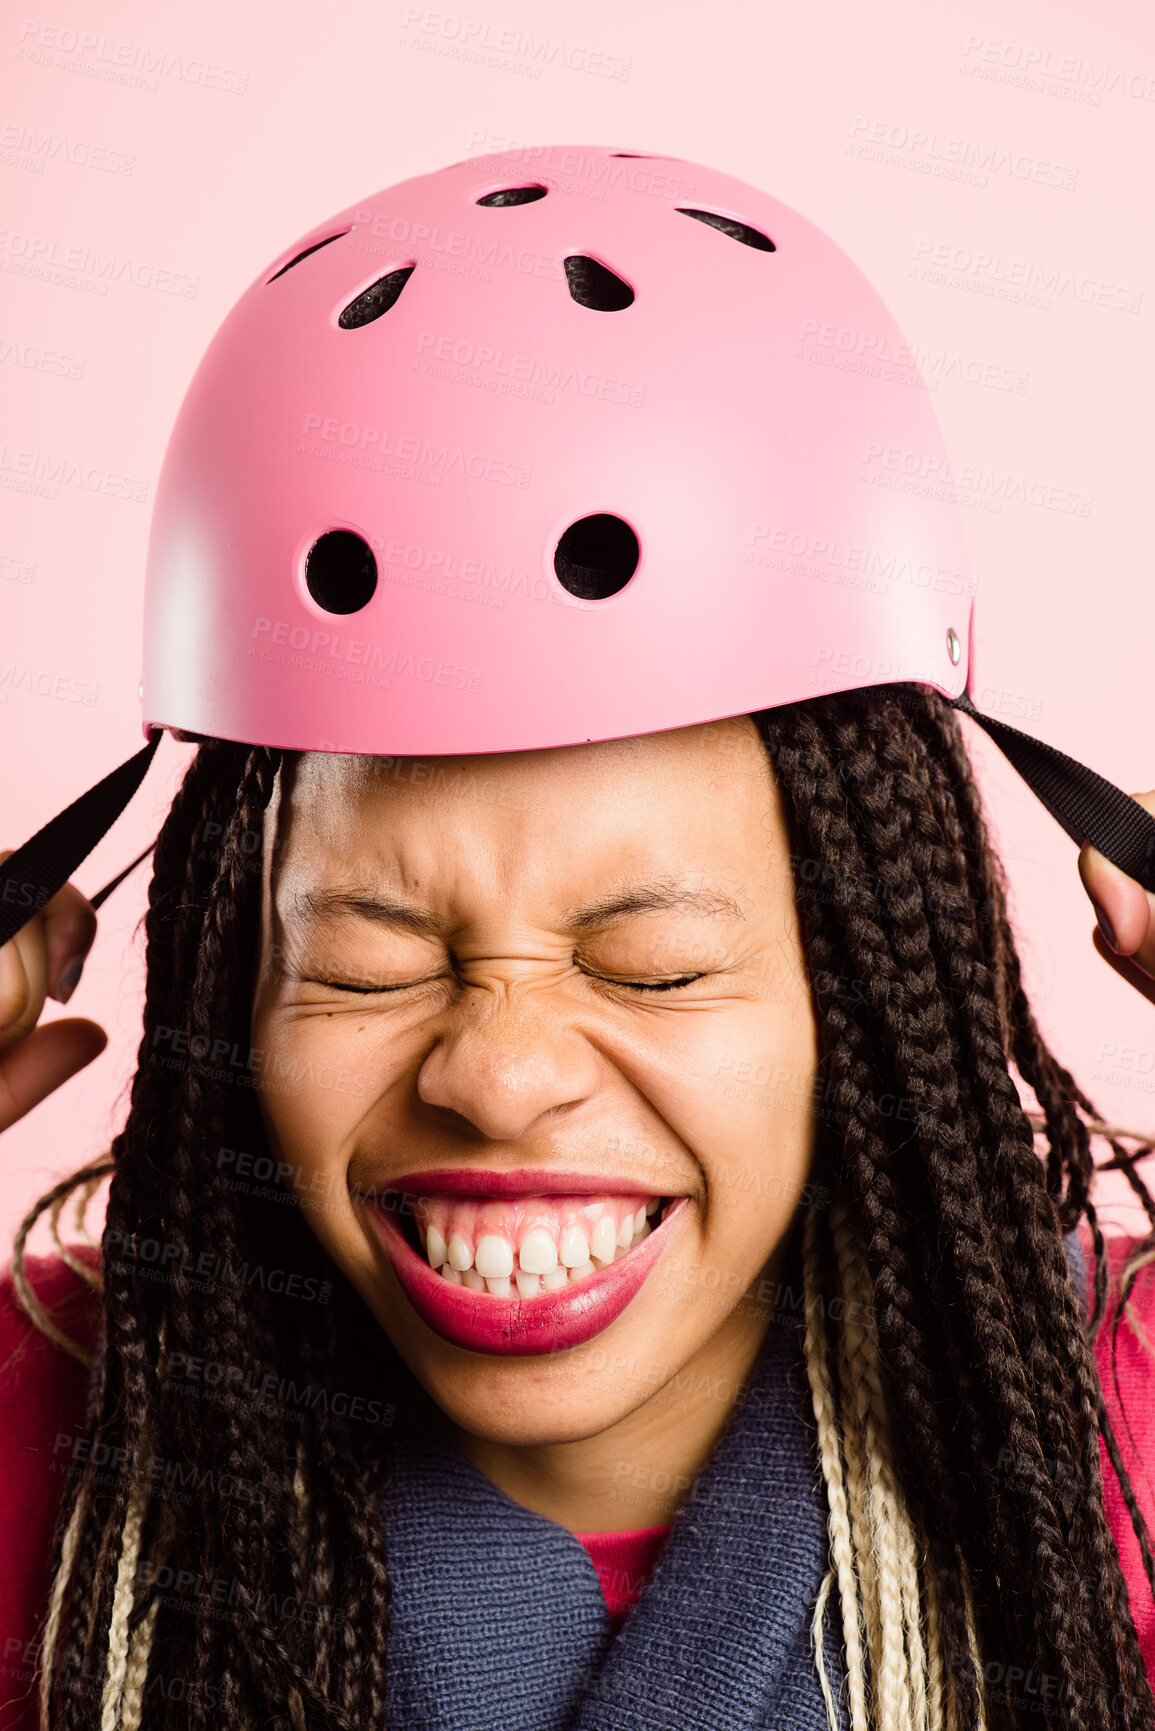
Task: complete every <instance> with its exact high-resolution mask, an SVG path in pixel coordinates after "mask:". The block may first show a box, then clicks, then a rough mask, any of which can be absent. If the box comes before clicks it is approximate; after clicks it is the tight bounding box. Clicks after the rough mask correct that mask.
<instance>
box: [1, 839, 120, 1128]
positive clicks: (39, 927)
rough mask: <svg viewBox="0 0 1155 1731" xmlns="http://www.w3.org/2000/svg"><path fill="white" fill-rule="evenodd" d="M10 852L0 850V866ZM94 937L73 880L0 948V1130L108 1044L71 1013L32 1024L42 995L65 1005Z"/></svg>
mask: <svg viewBox="0 0 1155 1731" xmlns="http://www.w3.org/2000/svg"><path fill="white" fill-rule="evenodd" d="M11 852H12V849H11V848H7V849H5V850H4V851H3V852H0V863H3V861H4V860H6V859H7V858H8V857H9V855H10V854H11ZM95 936H96V915H95V913H94V912H93V910H92V905H91V903H90V902H88V901H87V900H86V899H85V898H84V896H82V895H81V893H80V891H79V890H78V889H77V888H76V887H75V886H74V885H73V884H65V886H64V888H63V889H62V890H59V891H58V892H57V893H56V895H54V896H53V897H52V900H51V901H50V902H47V903H46V904H45V906H44V907H43V908H42V909H41V910H40V912H39V913H38V914H36V915H35V916H34V917H33V918H32V919H31V920H29V922H28V924H27V925H26V926H25V927H24V928H23V930H22V931H19V932H17V934H16V936H15V937H14V938H13V939H12V940H11V942H10V943H7V944H4V945H2V946H0V1130H6V1129H7V1128H8V1126H9V1124H14V1123H15V1122H16V1120H17V1118H22V1117H23V1116H24V1114H25V1112H30V1111H31V1110H32V1107H33V1106H35V1105H36V1104H37V1103H38V1102H39V1101H40V1100H43V1099H44V1097H45V1095H46V1094H51V1093H52V1091H53V1089H54V1088H59V1087H60V1084H61V1083H62V1082H67V1080H68V1078H69V1077H70V1076H74V1075H75V1074H76V1072H77V1071H78V1070H83V1068H84V1066H85V1064H90V1063H91V1062H92V1060H93V1058H95V1057H97V1056H98V1055H99V1054H100V1053H101V1052H103V1050H104V1048H105V1046H106V1045H107V1044H108V1035H107V1034H106V1033H105V1031H104V1029H103V1028H101V1027H99V1026H98V1025H97V1023H96V1022H86V1021H84V1020H83V1019H82V1018H80V1017H77V1016H68V1017H65V1018H62V1019H61V1020H60V1021H58V1022H48V1023H46V1024H45V1026H44V1027H43V1028H38V1027H37V1026H36V1024H37V1022H38V1021H39V1019H40V1012H41V1010H42V1009H43V1008H44V999H45V997H46V996H50V997H53V998H55V999H56V1000H57V1001H58V1002H59V1003H61V1004H65V1003H67V1002H68V999H69V997H70V996H71V995H72V992H73V990H74V988H75V986H76V982H77V980H78V979H79V978H80V970H81V968H82V967H83V966H84V958H85V957H86V956H87V954H88V952H89V950H90V949H91V948H92V940H93V938H95Z"/></svg>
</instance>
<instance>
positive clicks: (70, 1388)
mask: <svg viewBox="0 0 1155 1731" xmlns="http://www.w3.org/2000/svg"><path fill="white" fill-rule="evenodd" d="M1134 1242H1135V1240H1133V1239H1123V1238H1114V1239H1109V1240H1108V1268H1109V1272H1110V1275H1111V1281H1112V1301H1113V1300H1114V1298H1115V1296H1116V1294H1117V1291H1118V1280H1117V1276H1118V1271H1119V1269H1120V1267H1121V1266H1122V1264H1123V1262H1124V1261H1125V1260H1126V1257H1127V1254H1128V1252H1129V1250H1130V1249H1131V1247H1132V1245H1133V1244H1134ZM1088 1249H1089V1244H1088ZM78 1254H79V1255H83V1256H84V1257H85V1260H87V1261H89V1262H90V1263H91V1262H92V1261H93V1260H94V1258H93V1254H92V1253H91V1252H78ZM27 1272H28V1276H29V1280H30V1282H31V1284H32V1286H33V1287H34V1289H35V1291H36V1293H37V1294H38V1296H39V1297H40V1300H41V1302H42V1303H43V1304H44V1305H45V1306H46V1307H47V1308H49V1309H51V1310H52V1312H53V1316H54V1319H55V1321H56V1322H57V1324H58V1326H59V1327H60V1328H61V1329H62V1330H63V1332H64V1333H66V1334H68V1335H70V1336H71V1337H72V1338H73V1339H75V1340H80V1341H82V1342H83V1343H84V1344H86V1345H87V1346H89V1347H91V1346H92V1345H93V1344H94V1342H95V1339H96V1334H97V1328H98V1324H99V1307H98V1306H97V1304H96V1303H95V1302H94V1300H93V1295H92V1293H91V1291H90V1289H89V1288H88V1287H87V1286H85V1284H84V1283H83V1282H82V1281H81V1280H80V1279H79V1277H78V1276H77V1275H75V1274H74V1273H73V1272H72V1270H71V1269H70V1268H68V1267H67V1265H66V1264H65V1263H63V1262H61V1261H60V1260H59V1259H56V1258H52V1259H33V1258H29V1260H28V1264H27ZM1090 1298H1091V1293H1090V1256H1089V1255H1088V1304H1089V1303H1090ZM1131 1304H1132V1308H1133V1310H1134V1311H1135V1313H1136V1315H1137V1317H1138V1320H1139V1326H1140V1328H1141V1329H1142V1331H1143V1334H1144V1335H1145V1336H1146V1341H1147V1344H1146V1345H1144V1342H1143V1340H1142V1339H1141V1338H1140V1337H1139V1335H1138V1334H1136V1332H1135V1331H1134V1330H1133V1329H1132V1328H1131V1327H1130V1325H1129V1324H1128V1322H1127V1320H1126V1319H1124V1321H1123V1323H1122V1324H1121V1326H1120V1329H1119V1336H1118V1349H1117V1350H1118V1384H1119V1390H1120V1392H1121V1394H1122V1398H1123V1406H1124V1407H1125V1409H1126V1422H1124V1421H1123V1418H1122V1415H1121V1413H1120V1405H1119V1396H1118V1394H1116V1391H1115V1383H1114V1379H1113V1377H1112V1375H1111V1370H1110V1352H1111V1344H1110V1342H1111V1327H1110V1314H1109V1316H1108V1321H1107V1322H1106V1323H1105V1324H1104V1326H1103V1328H1102V1329H1101V1330H1100V1333H1099V1337H1098V1341H1097V1343H1096V1356H1097V1361H1098V1366H1099V1376H1100V1379H1101V1381H1102V1384H1103V1390H1104V1395H1105V1398H1106V1402H1107V1409H1108V1411H1109V1412H1110V1414H1111V1417H1112V1420H1113V1422H1114V1425H1115V1433H1116V1436H1117V1438H1118V1442H1119V1447H1120V1450H1121V1451H1122V1455H1123V1459H1124V1462H1125V1464H1126V1466H1127V1470H1128V1472H1129V1474H1130V1477H1131V1483H1132V1486H1133V1487H1134V1491H1135V1495H1136V1497H1137V1499H1138V1501H1139V1505H1140V1507H1141V1508H1142V1510H1143V1513H1144V1515H1145V1517H1146V1519H1147V1522H1148V1525H1149V1526H1150V1527H1151V1529H1152V1531H1153V1532H1155V1264H1153V1265H1152V1266H1151V1267H1149V1268H1146V1269H1144V1271H1143V1272H1142V1274H1140V1276H1139V1279H1138V1282H1137V1284H1136V1287H1135V1291H1134V1293H1133V1294H1132V1299H1131ZM1112 1308H1113V1304H1112ZM87 1386H88V1373H87V1371H86V1369H85V1368H84V1366H83V1365H81V1364H80V1363H79V1362H78V1361H77V1360H75V1359H73V1358H70V1357H68V1356H67V1355H66V1354H65V1353H64V1352H63V1351H62V1350H61V1349H60V1348H59V1347H57V1346H54V1345H53V1344H52V1343H51V1342H50V1341H48V1340H46V1339H45V1337H44V1336H43V1335H42V1334H40V1333H39V1331H37V1330H34V1329H33V1328H32V1327H31V1325H30V1324H29V1322H28V1319H27V1317H26V1316H25V1315H24V1312H23V1311H22V1310H21V1309H20V1308H19V1306H18V1305H17V1303H16V1300H15V1296H14V1293H13V1290H12V1282H11V1277H10V1276H8V1275H6V1276H4V1277H3V1278H2V1279H0V1456H2V1459H3V1475H2V1477H0V1557H2V1558H3V1569H2V1573H0V1731H36V1710H35V1701H36V1680H35V1673H36V1663H37V1655H38V1647H39V1637H40V1634H41V1633H42V1630H43V1625H44V1616H45V1610H46V1605H47V1599H48V1589H49V1562H50V1552H51V1544H52V1532H53V1525H54V1522H55V1518H56V1509H57V1505H58V1503H59V1500H60V1498H61V1496H62V1494H63V1490H64V1486H65V1482H66V1475H67V1473H68V1470H69V1468H70V1466H71V1464H72V1462H73V1460H74V1458H75V1455H74V1442H75V1439H76V1438H77V1437H78V1435H79V1433H80V1432H81V1430H82V1429H83V1422H84V1411H85V1399H86V1393H87ZM1128 1427H1129V1430H1128ZM1100 1459H1101V1461H1102V1465H1103V1478H1104V1487H1105V1501H1106V1508H1107V1518H1108V1520H1109V1522H1110V1525H1111V1531H1112V1532H1113V1534H1114V1536H1115V1542H1116V1544H1117V1545H1118V1547H1119V1555H1120V1558H1121V1560H1122V1564H1123V1572H1124V1575H1125V1576H1126V1580H1127V1585H1128V1588H1129V1592H1130V1599H1131V1614H1132V1616H1133V1617H1134V1619H1135V1626H1136V1628H1137V1629H1138V1632H1139V1642H1140V1647H1141V1649H1142V1652H1143V1658H1144V1660H1145V1662H1146V1665H1147V1670H1148V1673H1149V1675H1150V1676H1151V1678H1152V1681H1153V1684H1155V1604H1153V1603H1152V1597H1151V1592H1150V1589H1149V1587H1148V1585H1147V1578H1146V1576H1145V1574H1144V1572H1143V1564H1142V1560H1141V1558H1140V1555H1139V1546H1138V1543H1137V1541H1136V1539H1135V1535H1134V1533H1133V1531H1132V1529H1131V1520H1130V1516H1129V1515H1128V1513H1127V1510H1126V1507H1125V1505H1124V1502H1123V1498H1122V1495H1121V1493H1120V1491H1119V1487H1118V1482H1117V1480H1116V1478H1115V1475H1114V1472H1113V1471H1112V1470H1111V1467H1110V1464H1109V1462H1108V1460H1107V1456H1106V1450H1105V1449H1104V1447H1103V1445H1102V1444H1101V1443H1100ZM660 1533H661V1530H660V1529H656V1530H655V1529H650V1530H647V1531H646V1532H645V1533H644V1534H637V1535H632V1534H620V1535H615V1536H614V1537H613V1538H612V1539H611V1540H610V1541H609V1544H608V1545H606V1544H601V1545H600V1546H599V1543H598V1541H599V1540H600V1539H602V1538H604V1535H596V1534H591V1535H585V1538H584V1539H583V1542H585V1539H588V1540H590V1541H591V1542H590V1543H588V1544H587V1549H588V1550H589V1551H590V1554H591V1555H592V1556H593V1558H594V1561H595V1565H597V1566H598V1567H599V1572H603V1573H604V1570H605V1569H607V1568H609V1565H610V1564H612V1563H613V1562H614V1561H615V1559H617V1560H620V1557H625V1558H627V1560H629V1561H630V1562H631V1563H640V1562H641V1561H642V1560H643V1558H644V1562H645V1567H647V1568H648V1567H649V1566H650V1564H651V1563H652V1561H653V1559H654V1557H655V1556H656V1554H657V1551H658V1549H660V1542H658V1541H660ZM635 1539H636V1540H638V1541H641V1542H640V1543H635V1544H631V1541H633V1540H635ZM623 1545H624V1546H625V1550H624V1551H623V1550H622V1546H623ZM619 1553H620V1556H619ZM611 1572H612V1571H611ZM634 1574H635V1575H636V1574H637V1570H636V1569H635V1570H634ZM631 1585H632V1588H633V1590H632V1591H631V1593H630V1594H629V1595H627V1596H626V1597H624V1598H622V1599H621V1600H620V1602H615V1600H614V1599H613V1598H610V1595H607V1597H608V1598H610V1608H611V1610H613V1611H616V1612H617V1613H618V1614H619V1615H620V1614H621V1613H623V1612H624V1610H625V1609H626V1607H627V1606H628V1603H629V1602H631V1601H632V1599H633V1598H634V1597H636V1594H637V1590H639V1589H640V1586H641V1580H640V1579H637V1580H633V1579H632V1580H631Z"/></svg>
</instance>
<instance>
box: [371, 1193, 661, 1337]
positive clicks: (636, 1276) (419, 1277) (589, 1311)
mask: <svg viewBox="0 0 1155 1731" xmlns="http://www.w3.org/2000/svg"><path fill="white" fill-rule="evenodd" d="M543 1176H544V1175H543V1174H541V1173H540V1172H539V1173H536V1174H530V1173H526V1174H521V1173H506V1174H494V1173H484V1174H482V1173H479V1172H476V1171H475V1172H473V1173H466V1172H456V1171H454V1172H437V1173H433V1172H429V1173H422V1174H419V1175H417V1174H415V1175H414V1176H413V1177H412V1178H406V1179H403V1180H395V1181H394V1182H393V1183H392V1184H390V1186H389V1190H388V1191H387V1192H377V1193H376V1194H375V1195H374V1194H363V1195H362V1197H361V1200H362V1201H363V1202H364V1203H365V1206H366V1212H367V1213H368V1216H369V1218H370V1220H371V1222H372V1225H373V1229H374V1232H375V1235H376V1237H377V1239H378V1240H379V1242H380V1244H381V1246H382V1248H383V1250H384V1251H385V1254H386V1255H387V1256H388V1258H389V1262H390V1265H391V1266H392V1268H393V1271H394V1273H395V1274H396V1276H397V1279H398V1281H399V1282H400V1284H401V1287H402V1290H403V1291H404V1293H405V1295H406V1297H407V1298H408V1300H409V1302H410V1303H411V1304H412V1306H413V1308H414V1310H415V1311H416V1312H417V1314H418V1316H420V1317H421V1319H422V1321H423V1322H424V1323H426V1324H427V1326H428V1327H429V1328H431V1329H432V1330H433V1331H434V1333H435V1334H438V1335H440V1336H441V1338H442V1339H443V1340H447V1341H449V1342H450V1343H451V1344H452V1345H454V1346H460V1347H463V1348H464V1349H465V1350H466V1351H469V1352H481V1353H489V1354H493V1355H497V1356H504V1357H510V1358H528V1357H532V1356H535V1355H544V1354H546V1353H554V1352H563V1351H567V1350H569V1349H570V1348H572V1347H575V1346H581V1345H583V1344H584V1343H585V1342H586V1341H588V1340H592V1339H593V1338H594V1337H595V1336H596V1335H598V1334H601V1333H602V1331H603V1330H604V1329H606V1328H608V1327H609V1326H610V1324H611V1323H612V1322H615V1321H616V1320H617V1318H618V1317H619V1316H620V1315H621V1314H622V1312H623V1311H624V1310H625V1308H626V1306H627V1305H628V1304H629V1303H630V1301H631V1300H632V1299H633V1298H634V1297H635V1296H636V1295H637V1293H638V1291H639V1290H640V1288H641V1286H642V1284H643V1282H644V1281H645V1279H646V1277H647V1276H648V1275H649V1274H650V1272H651V1270H652V1269H653V1268H654V1266H655V1264H656V1263H657V1261H658V1259H659V1257H660V1256H661V1255H662V1254H663V1252H664V1251H665V1250H666V1248H667V1247H668V1245H669V1244H670V1242H671V1241H672V1239H673V1237H674V1236H675V1234H676V1232H677V1224H676V1223H677V1221H678V1220H679V1219H681V1218H682V1216H683V1215H684V1214H685V1213H686V1212H687V1210H688V1205H689V1200H690V1199H689V1197H686V1196H680V1197H678V1198H677V1199H676V1200H673V1201H672V1202H671V1203H670V1204H669V1205H668V1206H667V1208H666V1211H665V1215H664V1217H663V1219H662V1220H661V1222H660V1224H659V1225H657V1226H656V1227H654V1228H653V1229H652V1230H649V1229H648V1226H647V1227H646V1229H645V1230H646V1236H645V1237H644V1238H643V1239H642V1240H641V1242H637V1243H635V1244H634V1245H633V1248H630V1249H628V1250H626V1251H625V1252H624V1253H623V1251H622V1250H618V1251H617V1253H616V1254H617V1257H618V1259H617V1260H614V1261H612V1262H609V1263H608V1264H607V1265H606V1266H604V1267H599V1268H596V1269H595V1268H593V1266H592V1265H591V1264H585V1265H584V1266H585V1267H587V1268H589V1269H590V1272H588V1273H586V1274H584V1275H582V1276H581V1277H580V1278H578V1279H576V1280H573V1281H572V1282H570V1283H568V1284H565V1285H562V1286H561V1287H560V1289H553V1290H541V1291H538V1292H537V1294H536V1296H533V1297H523V1296H522V1295H521V1293H519V1292H516V1291H511V1292H510V1294H509V1296H508V1297H507V1296H498V1295H497V1294H495V1293H493V1292H490V1291H478V1290H473V1289H471V1288H470V1287H469V1286H468V1285H462V1284H451V1282H450V1280H448V1279H446V1278H445V1274H444V1272H438V1270H437V1269H436V1268H434V1267H431V1266H430V1264H429V1262H428V1260H427V1259H426V1258H425V1257H423V1256H422V1255H421V1254H420V1253H419V1252H418V1251H417V1250H416V1249H414V1247H413V1245H412V1244H410V1242H409V1239H408V1237H407V1236H406V1232H405V1230H404V1228H403V1227H402V1226H401V1224H400V1222H399V1210H400V1209H402V1208H404V1207H405V1205H406V1204H409V1205H410V1206H412V1205H413V1204H414V1203H416V1206H417V1210H418V1212H420V1211H421V1208H422V1199H424V1198H431V1197H444V1196H456V1197H458V1198H460V1199H461V1202H462V1204H463V1205H465V1204H467V1203H473V1204H480V1203H482V1201H483V1199H484V1200H485V1201H488V1200H489V1199H491V1198H494V1197H495V1196H507V1197H514V1198H517V1199H518V1201H519V1203H521V1204H522V1205H523V1207H524V1210H525V1211H527V1212H528V1211H532V1209H533V1206H534V1204H535V1203H536V1204H538V1205H539V1206H540V1207H541V1208H543V1209H544V1210H546V1212H548V1211H549V1206H550V1203H551V1198H552V1197H554V1196H558V1197H563V1196H564V1197H568V1198H571V1199H572V1203H573V1206H574V1207H578V1206H580V1200H579V1199H583V1198H591V1199H592V1198H593V1196H594V1194H595V1193H594V1192H593V1188H592V1181H591V1176H590V1174H588V1173H586V1174H584V1175H577V1174H574V1175H569V1174H566V1175H557V1176H555V1175H554V1174H553V1173H551V1174H550V1175H549V1178H548V1184H549V1191H548V1192H543V1191H542V1190H541V1188H540V1186H541V1184H542V1180H543ZM526 1180H529V1183H528V1184H527V1182H526ZM535 1180H536V1186H537V1187H538V1188H533V1189H531V1185H532V1184H533V1183H534V1181H535ZM613 1190H614V1193H615V1194H616V1195H618V1196H625V1197H635V1198H638V1199H642V1198H644V1197H646V1196H652V1195H653V1192H650V1191H644V1190H642V1189H641V1188H640V1187H639V1186H638V1185H637V1184H636V1182H634V1183H631V1184H627V1185H624V1186H622V1187H620V1188H619V1186H618V1185H617V1184H616V1183H614V1185H613ZM596 1194H597V1195H598V1196H601V1195H603V1194H604V1192H601V1191H598V1192H597V1193H596ZM597 1207H598V1205H597V1204H596V1203H595V1204H594V1205H593V1212H594V1213H596V1212H597ZM569 1212H571V1213H572V1208H571V1209H570V1210H569ZM563 1243H564V1240H563ZM579 1254H580V1252H579ZM470 1272H472V1271H470ZM562 1272H563V1273H564V1270H562ZM577 1272H578V1274H579V1275H581V1270H580V1269H579V1270H578V1271H577ZM498 1284H499V1285H502V1286H505V1287H508V1285H509V1282H508V1280H505V1281H500V1282H499V1283H498ZM534 1284H535V1285H539V1284H544V1283H539V1282H537V1281H534Z"/></svg>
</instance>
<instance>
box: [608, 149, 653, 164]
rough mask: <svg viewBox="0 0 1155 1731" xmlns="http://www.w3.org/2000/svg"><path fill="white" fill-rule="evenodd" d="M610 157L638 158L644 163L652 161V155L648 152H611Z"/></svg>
mask: <svg viewBox="0 0 1155 1731" xmlns="http://www.w3.org/2000/svg"><path fill="white" fill-rule="evenodd" d="M610 155H611V156H636V157H637V158H638V159H639V161H642V162H649V160H650V153H649V151H648V150H611V151H610Z"/></svg>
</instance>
